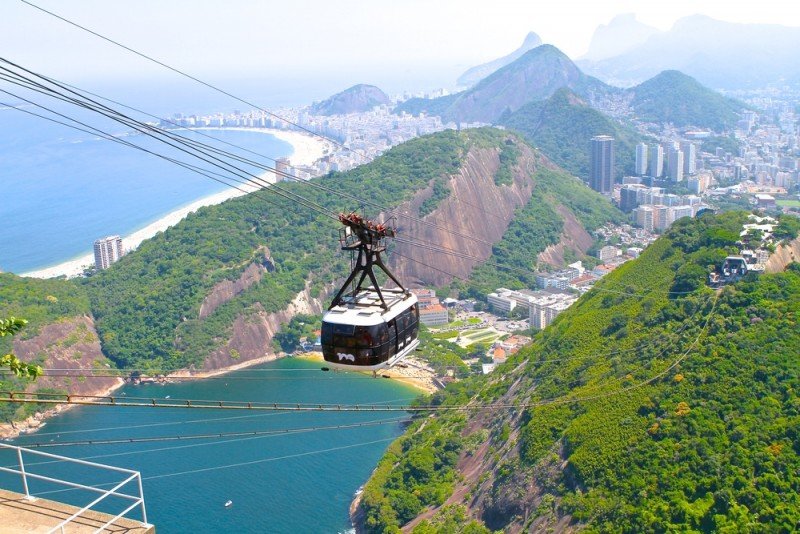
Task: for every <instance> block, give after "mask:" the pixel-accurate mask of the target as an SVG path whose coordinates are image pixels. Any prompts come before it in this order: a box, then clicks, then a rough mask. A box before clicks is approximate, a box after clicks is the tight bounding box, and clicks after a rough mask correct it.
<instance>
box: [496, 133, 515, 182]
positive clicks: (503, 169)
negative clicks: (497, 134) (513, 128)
mask: <svg viewBox="0 0 800 534" xmlns="http://www.w3.org/2000/svg"><path fill="white" fill-rule="evenodd" d="M518 159H519V148H517V145H516V144H515V143H514V141H513V140H511V139H506V141H505V143H504V144H503V147H502V149H501V150H500V166H499V167H498V169H497V172H496V173H495V174H494V183H495V185H511V184H513V183H514V166H515V165H516V164H517V160H518Z"/></svg>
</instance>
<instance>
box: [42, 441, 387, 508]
mask: <svg viewBox="0 0 800 534" xmlns="http://www.w3.org/2000/svg"><path fill="white" fill-rule="evenodd" d="M395 439H397V438H384V439H377V440H372V441H364V442H361V443H354V444H351V445H341V446H339V447H330V448H327V449H319V450H314V451H308V452H299V453H294V454H287V455H283V456H273V457H270V458H262V459H261V460H252V461H249V462H239V463H235V464H228V465H219V466H213V467H202V468H198V469H190V470H188V471H178V472H174V473H164V474H161V475H152V476H147V477H142V480H156V479H159V478H169V477H174V476H180V475H189V474H195V473H205V472H208V471H218V470H221V469H230V468H234V467H244V466H246V465H256V464H261V463H267V462H275V461H279V460H290V459H292V458H301V457H304V456H312V455H315V454H324V453H327V452H335V451H342V450H347V449H354V448H356V447H364V446H366V445H375V444H378V443H387V442H389V441H394V440H395ZM201 445H207V444H201ZM176 448H177V447H176ZM123 454H125V453H123ZM113 484H114V483H113V482H111V483H102V484H96V485H95V487H103V486H112V485H113ZM77 489H79V488H65V489H58V490H49V491H40V492H36V493H35V495H36V496H41V495H52V494H54V493H63V492H66V491H76V490H77Z"/></svg>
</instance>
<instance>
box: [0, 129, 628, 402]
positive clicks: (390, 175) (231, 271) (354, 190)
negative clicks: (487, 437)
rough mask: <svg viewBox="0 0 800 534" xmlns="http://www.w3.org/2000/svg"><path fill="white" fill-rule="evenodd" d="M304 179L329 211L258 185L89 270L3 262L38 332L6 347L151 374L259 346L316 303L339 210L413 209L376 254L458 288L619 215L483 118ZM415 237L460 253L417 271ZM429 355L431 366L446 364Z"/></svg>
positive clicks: (522, 273) (487, 285)
mask: <svg viewBox="0 0 800 534" xmlns="http://www.w3.org/2000/svg"><path fill="white" fill-rule="evenodd" d="M315 183H317V184H321V185H323V186H324V187H326V188H328V189H329V190H327V191H326V190H321V189H317V188H314V187H312V186H311V185H309V184H297V183H282V184H281V185H280V187H281V188H282V189H283V191H284V192H294V193H299V194H301V195H303V197H304V198H306V199H308V200H309V201H311V202H313V203H315V204H317V205H319V206H321V207H322V208H323V209H324V210H326V211H328V212H329V213H327V214H322V213H318V212H316V211H314V210H311V209H308V208H307V207H305V206H303V205H301V204H300V203H299V202H296V201H295V200H286V199H284V198H282V197H279V196H277V195H275V194H274V193H272V192H262V193H261V194H253V195H248V196H245V197H240V198H237V199H234V200H231V201H228V202H226V203H224V204H221V205H217V206H212V207H208V208H203V209H201V210H199V211H198V212H197V213H195V214H192V215H190V216H189V217H187V218H186V219H185V220H184V221H182V222H181V223H179V224H178V225H176V226H174V227H172V228H170V229H168V230H167V231H165V232H163V233H160V234H158V235H157V236H155V237H154V238H153V239H150V240H147V241H146V242H144V243H143V244H142V245H141V246H140V247H139V248H138V249H137V250H136V251H135V252H133V253H131V254H128V255H127V256H125V257H123V258H122V259H121V260H120V261H119V262H117V263H115V264H114V265H112V266H111V267H110V268H109V269H107V270H104V271H101V272H98V273H96V274H95V275H94V276H92V277H90V278H88V279H83V280H51V281H39V280H32V279H24V278H19V277H15V276H13V275H2V277H0V295H2V296H3V297H4V298H3V299H2V302H3V308H2V309H0V312H2V313H5V314H7V315H15V316H17V317H26V318H28V319H30V320H31V324H30V325H29V328H28V329H27V331H26V332H25V336H22V337H21V338H20V339H18V340H17V341H20V342H21V341H24V337H26V336H27V337H30V336H32V335H34V334H35V333H37V332H39V331H40V330H42V328H48V329H49V330H47V332H46V335H45V336H44V338H42V339H37V340H35V342H33V343H29V344H28V345H25V346H22V345H19V346H17V345H16V343H17V341H15V346H17V349H18V351H22V352H21V353H20V356H25V357H26V358H28V359H34V360H35V359H37V358H39V359H41V358H44V357H50V358H56V359H57V360H58V363H57V366H64V365H66V364H67V363H69V364H70V365H72V363H71V362H72V360H75V365H76V366H77V367H81V368H93V367H94V366H98V365H103V366H106V365H108V364H109V362H108V361H106V360H105V358H104V356H107V357H108V358H109V359H110V362H112V363H113V365H115V366H116V367H118V368H120V369H124V370H140V371H144V372H148V373H153V372H156V371H169V370H175V369H184V368H204V369H216V368H220V367H225V366H229V365H233V364H236V363H240V361H244V360H250V359H255V358H259V357H262V356H264V355H269V354H272V353H274V352H275V351H276V350H278V348H277V346H278V345H277V344H278V343H279V341H280V340H276V339H275V334H276V333H277V332H278V331H279V330H280V329H281V328H282V325H285V324H287V323H288V322H289V321H290V320H291V318H292V317H293V316H294V315H296V314H309V313H311V314H316V313H319V312H320V311H321V309H322V304H323V301H324V299H325V298H327V297H328V296H329V292H330V291H331V289H332V288H333V287H334V286H335V284H336V283H337V282H339V281H341V280H342V278H343V277H344V276H345V275H346V272H347V267H348V265H349V263H348V262H349V258H348V257H347V256H346V255H344V254H342V253H341V251H340V250H339V247H338V240H337V235H338V234H337V232H338V228H339V226H340V225H339V223H338V221H336V220H335V216H333V215H332V214H333V213H338V212H339V211H349V210H360V209H361V208H362V207H364V208H365V209H366V212H367V213H368V214H369V215H371V216H378V217H385V216H387V214H388V215H392V213H391V212H392V210H400V209H401V210H402V212H403V213H406V212H408V213H411V214H413V215H414V216H416V217H417V218H418V220H417V221H416V222H412V221H409V220H408V219H406V218H404V217H399V218H398V219H397V222H398V225H399V231H400V235H401V236H403V237H405V238H406V239H411V240H412V241H411V244H408V243H397V247H396V248H395V249H393V250H392V251H390V254H389V258H390V261H392V264H393V268H394V269H395V272H396V273H398V274H400V275H401V277H402V278H403V279H404V280H405V281H406V282H407V283H408V284H410V285H412V286H413V285H415V284H423V285H428V286H437V285H438V286H446V285H449V284H450V282H451V281H452V280H453V277H452V276H448V277H444V278H443V276H444V275H443V274H442V273H448V272H458V273H461V274H459V276H461V277H470V276H472V277H473V281H471V282H469V283H467V284H460V285H456V286H455V287H454V289H457V290H460V291H463V292H465V293H466V294H476V292H481V291H485V290H493V289H494V288H495V287H497V286H498V285H509V286H512V287H518V286H519V285H520V284H521V283H522V282H521V281H520V280H528V281H529V280H530V277H531V276H532V269H533V268H534V267H535V261H533V260H534V259H535V258H536V256H537V255H538V254H539V253H541V252H542V251H544V250H545V249H546V248H547V247H548V246H549V245H553V244H555V243H558V242H559V241H560V240H561V239H563V238H564V236H565V235H566V234H568V233H569V232H568V229H567V226H570V225H571V226H572V227H575V226H576V225H577V226H578V227H580V231H581V232H584V233H585V229H588V230H593V229H595V228H597V227H598V226H600V225H602V224H603V223H605V222H608V221H619V220H621V217H622V215H621V213H620V212H619V211H618V210H616V208H614V207H613V206H612V205H611V204H610V203H609V202H608V201H607V200H606V199H603V198H602V197H600V196H599V195H597V194H596V193H594V192H593V191H591V190H589V189H588V188H587V187H586V186H585V184H583V183H581V182H579V181H577V180H576V179H575V178H573V177H572V176H570V175H568V174H566V173H563V172H561V171H559V170H557V168H556V167H554V166H553V165H552V163H550V162H548V161H547V160H546V159H545V158H543V157H542V156H541V155H539V154H537V153H536V152H535V151H534V150H533V149H532V148H531V147H530V146H528V145H527V144H526V143H524V141H523V140H522V139H520V138H519V137H518V136H516V135H515V134H511V133H509V132H504V131H500V130H495V129H490V128H482V129H473V130H464V131H460V132H456V131H446V132H442V133H439V134H435V135H432V136H427V137H424V138H419V139H416V140H414V141H411V142H408V143H405V144H403V145H400V146H398V147H395V148H394V149H392V150H390V151H389V152H388V153H386V154H385V155H383V156H381V157H380V158H378V159H376V160H375V161H373V162H372V163H370V164H368V165H364V166H362V167H359V168H357V169H355V170H352V171H349V172H347V173H336V174H332V175H329V176H326V177H324V178H319V179H315ZM330 188H333V189H334V190H336V191H339V192H341V193H342V194H344V195H350V196H349V197H345V198H342V197H341V196H339V195H336V194H333V193H331V192H330ZM361 199H364V200H361ZM362 205H363V206H362ZM378 206H380V207H378ZM489 216H491V220H487V217H489ZM567 217H569V218H570V221H571V222H570V223H569V224H567V223H566V222H565V221H566V218H567ZM468 238H469V239H468ZM475 238H477V240H476V239H475ZM414 239H422V240H423V241H425V242H433V243H434V244H436V245H438V246H441V247H444V249H447V248H448V247H452V249H453V250H455V251H457V252H463V253H465V254H469V256H467V258H469V259H464V258H461V257H458V256H455V257H453V256H452V255H448V254H437V255H436V256H435V262H434V266H435V267H436V269H430V268H429V267H428V266H429V265H430V264H431V260H430V259H429V256H431V254H432V252H431V250H430V248H420V247H417V246H415V245H414V244H413V243H414V241H413V240H414ZM492 245H494V247H493V246H492ZM578 253H579V254H580V253H581V251H580V250H579V251H578ZM462 255H464V254H462ZM484 262H485V263H484ZM482 263H484V265H481V264H482ZM476 267H477V270H476ZM314 303H315V304H314ZM312 304H313V305H312ZM98 336H99V341H98ZM281 339H282V338H281ZM273 340H275V342H276V344H275V346H274V347H273V345H272V341H273ZM5 343H6V345H8V340H5ZM100 343H102V353H101V352H100V347H101V345H100ZM43 346H47V347H48V350H47V351H45V352H46V353H47V354H45V353H43V352H42V351H41V350H40V349H41V347H43ZM245 351H246V353H245ZM433 352H437V351H433ZM438 352H441V351H438ZM438 352H437V354H438ZM445 356H446V355H445ZM443 358H444V359H442V358H439V360H441V361H439V360H436V361H434V360H435V358H434V359H432V360H431V361H432V364H433V365H434V366H441V365H445V363H446V361H449V362H450V363H448V364H447V365H449V364H451V363H452V361H450V360H452V358H450V356H447V357H444V356H443ZM448 358H449V359H448ZM42 361H43V360H42ZM53 361H54V362H55V361H56V360H53ZM64 362H66V363H64ZM53 366H56V364H55V363H54V364H53ZM63 385H64V388H67V389H70V390H74V389H75V388H77V387H78V386H79V385H78V384H66V383H65V384H63ZM64 388H62V389H64Z"/></svg>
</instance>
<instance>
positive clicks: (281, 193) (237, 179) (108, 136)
mask: <svg viewBox="0 0 800 534" xmlns="http://www.w3.org/2000/svg"><path fill="white" fill-rule="evenodd" d="M0 68H2V67H0ZM1 76H2V75H0V77H1ZM0 92H3V93H6V94H8V95H11V96H13V97H15V98H18V99H20V100H22V101H24V102H28V103H30V104H32V105H34V106H36V107H39V108H41V109H44V110H47V111H49V112H50V113H53V114H55V115H58V116H61V117H64V118H67V119H68V120H71V121H73V122H76V123H78V124H81V125H83V126H86V127H88V128H90V129H93V130H95V131H96V132H97V134H96V135H101V136H102V137H103V138H104V139H107V140H109V141H114V142H117V143H120V144H124V145H126V146H129V147H131V148H137V149H139V150H142V151H144V152H147V153H149V154H152V155H155V156H156V157H159V158H161V159H165V160H167V161H170V162H172V163H175V164H177V165H179V166H182V167H184V168H188V169H190V170H193V171H194V172H198V173H199V174H202V175H203V176H206V177H207V178H211V179H212V180H214V181H217V182H220V183H222V184H224V185H227V186H229V187H234V188H235V189H238V190H239V191H241V192H243V193H245V194H247V193H256V192H258V191H262V190H265V191H270V190H271V191H274V192H275V194H276V195H277V196H281V197H283V198H285V199H286V200H289V202H290V203H291V205H293V206H295V207H297V206H296V204H295V203H297V204H300V205H302V206H304V207H307V208H309V209H312V210H314V211H317V212H319V213H321V214H322V215H324V216H326V217H329V218H334V219H335V218H336V217H335V216H334V215H333V214H332V212H328V211H327V210H326V209H325V208H324V207H322V206H319V205H317V204H314V203H311V202H310V201H308V200H307V199H305V198H304V197H301V196H300V195H297V194H295V193H292V194H291V195H289V194H287V192H286V191H285V190H283V189H282V188H279V187H277V186H276V185H273V184H269V183H267V182H263V180H262V179H260V178H258V177H256V176H255V175H252V174H249V173H247V174H248V176H247V177H243V176H239V175H237V174H236V173H233V172H231V171H228V172H230V174H232V175H233V176H227V175H219V174H218V173H216V172H214V171H211V170H209V169H203V168H202V167H197V166H195V165H192V164H189V163H186V162H181V161H180V160H175V159H174V158H170V157H168V156H164V155H163V154H159V153H157V152H154V151H151V150H148V149H146V148H144V147H140V146H139V145H136V144H135V143H131V142H129V141H127V140H124V139H120V138H119V137H117V136H114V135H112V134H110V133H108V132H104V131H102V130H99V129H97V128H95V127H93V126H90V125H88V124H86V123H83V122H81V121H79V120H77V119H74V118H72V117H69V116H67V115H63V114H61V113H58V112H56V111H54V110H52V109H50V108H47V107H46V106H42V105H41V104H38V103H36V102H33V101H31V100H28V99H26V98H23V97H21V96H19V95H16V94H14V93H11V92H9V91H5V90H3V89H0ZM77 105H78V106H79V107H84V106H81V105H79V104H77ZM14 109H17V110H18V111H22V112H24V113H29V114H32V115H36V114H34V113H31V112H30V111H27V110H24V109H19V108H17V107H15V108H14ZM37 116H39V115H37ZM42 118H45V119H47V118H46V117H42ZM47 120H52V119H47ZM53 122H59V121H53ZM117 122H120V121H117ZM59 123H60V122H59ZM60 124H63V123H60ZM66 126H69V125H66ZM75 129H79V128H75ZM79 130H80V129H79ZM83 131H85V130H83ZM141 133H143V134H144V135H146V136H148V137H151V138H153V139H156V140H159V141H162V142H164V143H165V144H167V145H170V146H173V148H176V149H177V150H181V151H183V152H186V153H188V154H189V155H190V156H193V157H197V158H198V159H201V160H203V161H205V162H206V163H209V164H211V165H212V166H214V167H217V168H221V169H222V170H226V171H227V169H224V168H222V167H221V166H220V165H216V164H214V163H213V162H209V161H207V160H205V159H204V158H202V157H200V156H197V155H195V154H192V153H190V152H187V151H186V150H182V149H181V148H179V147H175V146H174V145H172V144H171V143H168V142H165V141H163V140H161V139H159V138H157V137H155V136H153V135H150V134H149V133H147V132H141ZM207 173H211V174H217V175H218V176H223V177H224V178H225V179H228V180H233V181H235V182H238V183H241V184H243V185H249V186H251V187H253V188H255V191H246V190H243V189H241V188H239V187H236V186H234V185H232V184H230V183H228V182H222V181H220V180H219V179H217V178H213V177H211V176H209V174H207ZM253 182H261V183H262V184H264V185H265V186H266V187H262V186H260V185H258V183H255V184H254V183H253ZM292 195H293V196H292ZM259 196H260V197H261V198H264V197H263V195H259ZM295 197H299V198H300V199H302V200H298V198H295ZM277 206H278V207H279V208H280V209H285V206H280V205H277ZM323 210H324V211H323Z"/></svg>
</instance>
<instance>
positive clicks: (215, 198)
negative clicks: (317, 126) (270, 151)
mask: <svg viewBox="0 0 800 534" xmlns="http://www.w3.org/2000/svg"><path fill="white" fill-rule="evenodd" d="M197 129H198V130H241V131H248V132H258V133H265V134H270V135H272V136H274V137H275V138H276V139H279V140H281V141H284V142H286V143H288V144H290V145H292V153H291V154H290V155H288V156H286V157H287V158H289V159H291V162H292V165H293V166H298V165H311V164H313V163H314V162H315V161H317V160H318V159H320V158H322V157H323V156H324V155H325V154H326V153H327V152H329V151H330V150H331V145H330V143H329V142H327V141H323V140H322V139H320V138H318V137H315V136H312V135H310V134H306V133H301V132H295V131H287V130H275V129H271V128H197ZM261 178H264V179H265V180H266V181H268V182H270V183H274V182H275V176H274V173H273V172H269V171H268V172H265V173H264V174H262V175H261ZM244 194H245V193H243V192H242V191H240V190H238V189H234V188H229V189H226V190H224V191H220V192H219V193H215V194H213V195H209V196H206V197H204V198H201V199H199V200H196V201H194V202H191V203H189V204H187V205H185V206H181V207H179V208H177V209H175V210H173V211H171V212H170V213H168V214H166V215H164V216H163V217H161V218H159V219H158V220H156V221H154V222H152V223H150V224H148V225H147V226H145V227H144V228H140V229H139V230H135V231H134V232H132V233H131V234H129V235H127V236H125V237H123V238H122V248H123V250H125V251H126V253H127V252H129V251H131V250H134V249H136V248H137V247H138V246H139V245H140V244H141V243H142V241H144V240H146V239H150V238H151V237H153V236H154V235H156V234H157V233H159V232H163V231H164V230H166V229H167V228H169V227H171V226H174V225H176V224H178V223H179V222H181V221H182V220H183V219H184V218H185V217H186V216H187V215H189V214H190V213H194V212H195V211H197V210H198V209H200V208H202V207H205V206H213V205H216V204H221V203H223V202H225V201H226V200H230V199H232V198H236V197H240V196H242V195H244ZM93 264H94V254H93V253H89V254H83V255H81V256H78V257H76V258H73V259H71V260H67V261H64V262H61V263H59V264H57V265H52V266H50V267H45V268H43V269H37V270H35V271H29V272H25V273H21V274H20V276H26V277H29V278H56V277H59V276H66V277H67V278H72V277H75V276H79V275H80V274H81V273H82V272H83V269H84V267H86V266H91V265H93Z"/></svg>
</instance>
